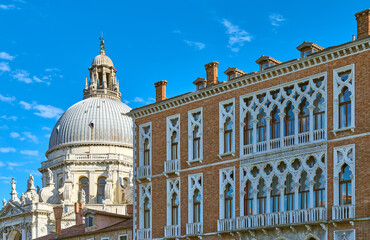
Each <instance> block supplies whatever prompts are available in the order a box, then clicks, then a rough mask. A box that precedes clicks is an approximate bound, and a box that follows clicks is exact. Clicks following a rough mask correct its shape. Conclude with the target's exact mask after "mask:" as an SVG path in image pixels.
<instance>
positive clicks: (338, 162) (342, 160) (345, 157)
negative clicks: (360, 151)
mask: <svg viewBox="0 0 370 240" xmlns="http://www.w3.org/2000/svg"><path fill="white" fill-rule="evenodd" d="M344 164H347V165H348V166H349V169H350V170H351V173H352V175H351V180H352V182H351V184H352V204H351V205H355V203H356V184H355V183H356V182H355V180H356V178H355V176H356V173H355V169H356V167H355V144H349V145H345V146H340V147H335V148H334V158H333V166H334V168H333V173H334V175H333V176H334V181H333V183H334V189H333V197H334V204H333V205H334V206H338V205H339V173H340V171H341V168H342V166H343V165H344Z"/></svg>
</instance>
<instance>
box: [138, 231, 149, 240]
mask: <svg viewBox="0 0 370 240" xmlns="http://www.w3.org/2000/svg"><path fill="white" fill-rule="evenodd" d="M137 239H138V240H145V239H152V230H151V229H150V228H143V229H138V230H137Z"/></svg>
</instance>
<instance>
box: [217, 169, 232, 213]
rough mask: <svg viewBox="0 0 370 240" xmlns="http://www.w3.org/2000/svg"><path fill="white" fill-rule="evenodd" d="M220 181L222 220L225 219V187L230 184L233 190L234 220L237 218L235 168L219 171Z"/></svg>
mask: <svg viewBox="0 0 370 240" xmlns="http://www.w3.org/2000/svg"><path fill="white" fill-rule="evenodd" d="M219 181H220V192H219V202H220V208H219V210H220V214H219V216H220V219H225V195H224V192H225V187H226V185H227V184H228V183H229V184H230V185H231V187H232V188H233V190H234V192H233V211H232V213H231V215H232V218H235V191H236V190H235V167H229V168H223V169H220V170H219Z"/></svg>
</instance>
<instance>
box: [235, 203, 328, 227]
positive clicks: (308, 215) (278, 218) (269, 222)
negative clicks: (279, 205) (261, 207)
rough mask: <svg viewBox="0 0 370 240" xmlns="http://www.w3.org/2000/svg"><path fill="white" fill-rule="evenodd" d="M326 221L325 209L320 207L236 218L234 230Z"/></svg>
mask: <svg viewBox="0 0 370 240" xmlns="http://www.w3.org/2000/svg"><path fill="white" fill-rule="evenodd" d="M326 219H327V216H326V209H325V208H321V207H320V208H311V209H302V210H293V211H286V212H276V213H266V214H259V215H250V216H241V217H237V219H236V229H238V230H243V229H248V228H258V227H267V226H279V225H286V224H302V223H310V222H320V221H325V220H326Z"/></svg>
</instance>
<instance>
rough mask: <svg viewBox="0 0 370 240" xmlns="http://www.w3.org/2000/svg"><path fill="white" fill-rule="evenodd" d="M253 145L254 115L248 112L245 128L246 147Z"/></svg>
mask: <svg viewBox="0 0 370 240" xmlns="http://www.w3.org/2000/svg"><path fill="white" fill-rule="evenodd" d="M252 143H253V123H252V115H251V113H250V112H247V114H246V116H245V126H244V145H249V144H252Z"/></svg>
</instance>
